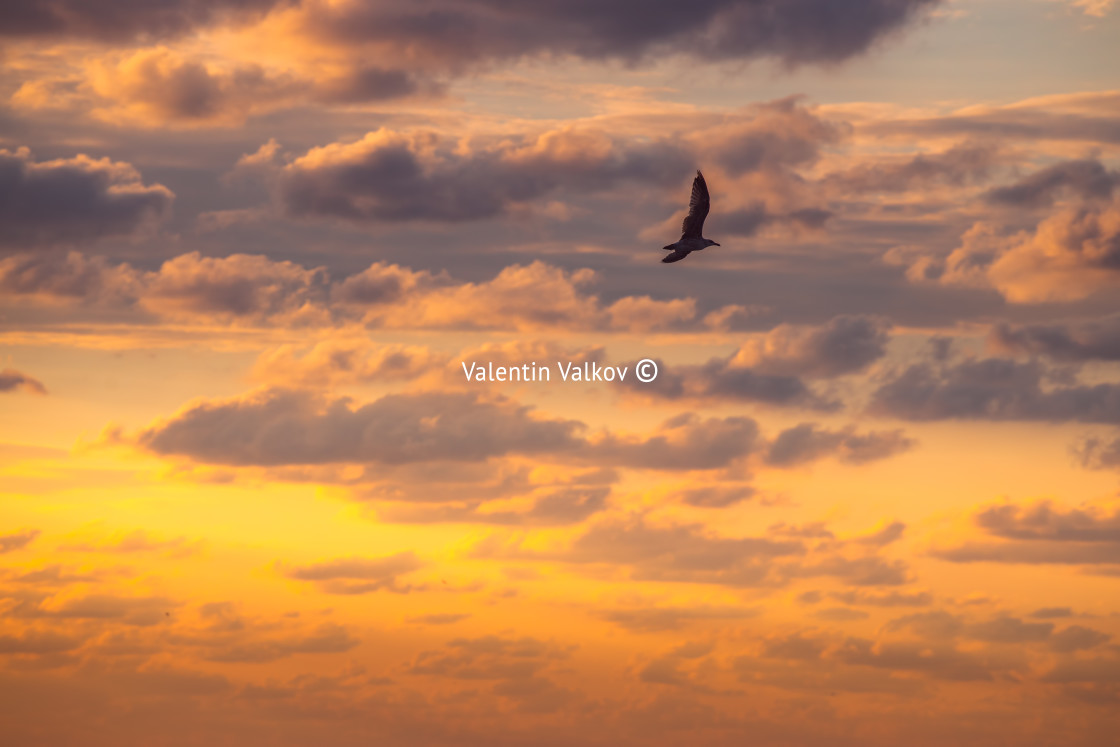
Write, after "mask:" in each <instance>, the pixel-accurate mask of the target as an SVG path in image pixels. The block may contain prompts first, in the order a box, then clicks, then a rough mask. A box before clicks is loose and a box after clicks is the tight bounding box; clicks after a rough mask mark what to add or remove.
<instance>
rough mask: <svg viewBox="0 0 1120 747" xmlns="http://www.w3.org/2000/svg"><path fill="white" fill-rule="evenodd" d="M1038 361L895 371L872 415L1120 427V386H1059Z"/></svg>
mask: <svg viewBox="0 0 1120 747" xmlns="http://www.w3.org/2000/svg"><path fill="white" fill-rule="evenodd" d="M1064 378H1065V377H1064V376H1063V375H1062V373H1061V372H1056V371H1052V370H1051V369H1049V368H1047V367H1045V366H1043V365H1042V364H1040V363H1039V362H1038V361H1035V360H1031V361H1026V362H1019V361H1016V360H1013V359H1008V358H983V359H967V360H963V361H960V362H954V363H941V364H934V363H916V364H913V365H911V366H908V367H906V368H905V369H903V370H901V371H896V372H894V373H893V374H892V375H891V376H890V377H889V378H887V379H886V380H885V381H884V383H882V384H881V385H880V386H879V388H878V389H877V390H876V391H875V392H874V394H873V395H872V398H871V403H870V408H869V409H870V411H871V412H874V413H877V414H880V415H889V416H892V417H897V418H902V419H904V420H948V419H982V420H1037V421H1043V422H1069V421H1079V422H1084V423H1120V385H1116V384H1095V385H1088V384H1079V383H1068V382H1063V379H1064Z"/></svg>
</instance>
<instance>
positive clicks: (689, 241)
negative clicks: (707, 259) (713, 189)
mask: <svg viewBox="0 0 1120 747" xmlns="http://www.w3.org/2000/svg"><path fill="white" fill-rule="evenodd" d="M711 207H712V200H711V198H710V197H708V185H707V184H705V183H704V175H703V174H701V173H700V171H699V170H697V172H696V178H695V179H693V180H692V197H691V199H689V201H688V215H686V216H685V217H684V226H683V227H682V228H681V230H682V231H683V232H684V233H682V234H681V239H680V241H678V242H677V243H675V244H669V245H668V246H663V247H661V248H662V249H668V250H669V251H671V252H672V254H670V255H668V256H666V257H665V258H664V259H662V260H661V261H662V262H680V261H681V260H682V259H684V258H685V257H687V256H688V255H689V254H691V253H692V252H698V251H700V250H701V249H703V248H704V247H708V246H719V244H717V243H716V242H714V241H712V240H711V239H705V238H704V236H703V233H704V219H705V218H707V217H708V210H709V209H711Z"/></svg>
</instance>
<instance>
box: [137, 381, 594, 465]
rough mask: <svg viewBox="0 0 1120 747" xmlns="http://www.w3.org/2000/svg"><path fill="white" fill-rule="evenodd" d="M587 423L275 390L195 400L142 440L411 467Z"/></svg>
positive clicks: (543, 443) (217, 455)
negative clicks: (360, 401)
mask: <svg viewBox="0 0 1120 747" xmlns="http://www.w3.org/2000/svg"><path fill="white" fill-rule="evenodd" d="M580 427H581V426H580V424H579V423H577V422H575V421H562V420H543V419H534V418H530V417H529V414H528V408H526V407H521V406H517V405H514V404H512V403H510V402H509V401H506V400H501V401H493V402H491V401H485V400H483V399H480V398H479V397H478V396H476V395H472V394H465V393H426V394H400V395H389V396H386V397H383V398H381V399H379V400H376V401H374V402H371V403H368V404H365V405H361V406H359V407H353V406H352V405H351V403H350V402H349V401H348V400H345V399H335V400H322V399H319V398H317V397H315V396H313V395H310V394H308V393H305V392H297V391H285V390H268V391H265V392H261V393H258V394H256V395H252V396H248V397H246V398H243V399H233V400H225V401H218V402H206V403H202V404H199V405H195V406H193V407H191V408H189V409H187V410H185V411H183V412H181V413H179V414H178V415H177V416H175V417H174V418H172V419H170V420H168V421H166V422H163V423H160V424H158V425H156V426H154V427H152V428H149V429H148V430H145V431H143V432H142V433H140V434H139V436H138V438H137V441H138V443H139V444H140V445H141V446H143V447H144V448H146V449H148V450H150V451H153V452H155V453H157V454H163V455H178V456H187V457H190V458H191V459H194V460H197V461H201V462H207V463H211V464H228V465H258V466H276V465H300V464H331V463H381V464H406V463H409V462H417V461H439V460H449V461H482V460H486V459H488V458H490V457H495V456H502V455H506V454H539V453H557V452H563V451H566V450H572V449H574V448H575V447H576V446H577V445H579V443H580V441H579V440H578V439H577V437H576V435H575V434H576V432H577V431H578V430H579V429H580Z"/></svg>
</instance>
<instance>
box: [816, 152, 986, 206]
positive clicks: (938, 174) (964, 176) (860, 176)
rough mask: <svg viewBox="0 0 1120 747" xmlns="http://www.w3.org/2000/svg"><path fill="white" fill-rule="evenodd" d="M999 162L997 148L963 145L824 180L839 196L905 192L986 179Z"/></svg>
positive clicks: (863, 165) (859, 168)
mask: <svg viewBox="0 0 1120 747" xmlns="http://www.w3.org/2000/svg"><path fill="white" fill-rule="evenodd" d="M999 161H1000V154H999V149H998V148H996V147H995V146H993V145H989V144H979V143H964V144H961V145H956V146H954V147H952V148H950V149H948V150H946V151H942V152H941V153H932V154H927V153H919V154H917V155H915V156H910V157H908V158H905V159H895V160H888V161H869V162H867V163H861V164H857V165H856V166H853V167H851V168H849V169H847V170H844V171H837V172H833V173H831V174H828V175H827V176H825V177H824V179H823V180H822V181H823V184H824V186H826V187H829V188H830V189H834V190H836V192H837V194H838V195H839V196H843V195H848V194H852V193H864V192H905V191H907V190H910V189H916V188H925V187H929V186H931V185H936V184H946V185H950V186H962V185H965V184H970V183H973V182H977V181H981V180H983V179H985V178H987V176H988V174H989V173H990V171H991V169H992V167H993V166H995V165H996V164H997V163H999Z"/></svg>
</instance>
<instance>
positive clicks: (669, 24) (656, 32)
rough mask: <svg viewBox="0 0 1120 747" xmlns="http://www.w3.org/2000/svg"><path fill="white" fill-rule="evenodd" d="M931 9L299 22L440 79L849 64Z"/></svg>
mask: <svg viewBox="0 0 1120 747" xmlns="http://www.w3.org/2000/svg"><path fill="white" fill-rule="evenodd" d="M935 5H937V2H936V1H935V0H904V1H903V2H891V1H890V0H858V2H854V3H851V4H850V5H849V6H848V10H847V11H846V12H845V13H843V14H840V15H836V14H831V13H829V12H828V11H829V6H827V5H824V4H822V3H821V2H820V1H819V0H796V2H792V3H791V2H776V1H774V0H764V1H763V2H745V1H744V0H710V1H707V2H703V3H699V4H696V5H694V6H691V7H689V8H687V9H685V8H682V7H680V6H676V5H673V4H672V3H666V2H657V3H652V4H649V3H646V4H642V5H641V6H635V5H633V4H632V3H629V2H625V1H624V2H610V3H605V4H596V5H594V6H592V5H585V4H575V5H572V4H564V3H545V4H541V5H533V6H518V7H517V8H513V7H511V6H502V7H501V8H498V7H496V6H495V4H494V3H492V2H490V1H489V0H472V1H471V2H464V3H457V4H455V5H454V6H446V7H442V8H440V9H439V10H438V11H435V12H423V11H421V10H420V9H417V8H415V7H413V6H410V5H407V4H403V3H400V4H398V3H388V4H386V3H381V4H378V5H373V6H369V5H341V6H339V5H333V4H331V5H327V4H315V5H312V6H308V7H307V9H306V10H305V12H304V13H301V14H297V17H298V22H299V23H300V24H302V25H304V26H305V27H306V28H307V29H308V31H309V33H310V34H311V35H313V36H318V37H319V38H321V39H322V41H323V42H325V43H333V44H344V45H349V46H353V47H360V48H364V49H368V50H376V51H380V52H382V53H384V54H387V55H389V56H391V57H395V58H397V59H409V60H410V61H412V62H414V63H415V64H419V65H423V66H427V67H437V68H443V69H455V68H461V67H463V66H468V65H473V64H477V63H479V62H482V61H498V60H511V59H516V58H520V57H523V56H527V55H566V54H567V55H577V56H580V57H584V58H589V59H607V58H626V59H630V60H634V59H638V58H641V57H643V56H645V55H647V54H652V53H661V54H665V53H673V52H678V53H679V52H680V50H689V54H690V55H691V56H694V57H700V58H708V59H735V58H740V59H742V58H753V57H777V58H780V59H782V60H784V61H785V62H786V63H788V64H791V65H792V64H799V63H807V62H835V61H839V60H843V59H845V58H848V57H851V56H852V55H855V54H858V53H860V52H862V51H864V50H865V49H867V48H868V46H870V45H871V44H872V43H874V42H875V41H876V40H878V39H880V38H882V37H883V36H884V35H886V34H888V33H890V32H892V31H894V30H896V29H898V28H901V27H903V26H904V25H905V24H906V23H908V22H910V21H912V20H913V19H915V18H917V17H919V15H920V14H921V13H922V12H923V11H926V10H928V9H930V8H932V7H934V6H935Z"/></svg>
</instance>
